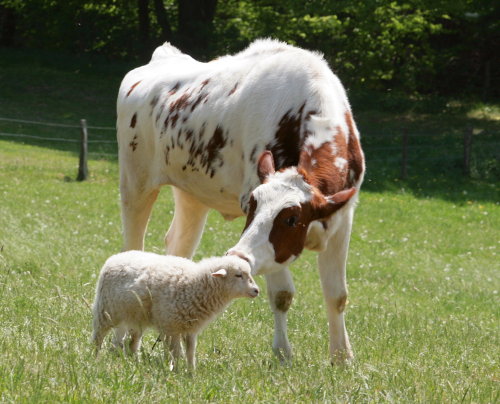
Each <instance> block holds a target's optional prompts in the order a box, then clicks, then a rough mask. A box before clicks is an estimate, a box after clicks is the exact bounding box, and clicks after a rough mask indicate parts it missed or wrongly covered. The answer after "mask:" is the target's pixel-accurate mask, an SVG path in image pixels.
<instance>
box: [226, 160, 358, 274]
mask: <svg viewBox="0 0 500 404" xmlns="http://www.w3.org/2000/svg"><path fill="white" fill-rule="evenodd" d="M258 175H259V178H260V182H261V184H260V185H259V186H258V187H257V188H255V189H254V191H253V192H252V195H251V197H250V202H249V209H248V215H247V221H246V225H245V229H244V230H243V234H242V236H241V238H240V240H239V242H238V243H237V244H236V245H235V246H234V247H233V248H231V249H230V250H229V251H228V254H234V255H238V256H239V257H241V258H243V259H245V260H247V261H248V262H249V263H250V265H251V266H252V274H254V275H255V274H263V273H269V272H274V271H277V270H280V269H283V268H284V267H286V266H288V265H289V264H290V263H291V262H292V261H294V260H295V259H297V258H298V257H299V255H300V253H301V252H302V250H303V249H304V243H305V240H306V236H307V230H308V228H309V224H310V223H311V222H313V221H315V220H324V219H327V218H329V217H330V216H331V215H332V214H333V213H334V212H335V211H337V210H338V209H340V208H341V207H342V206H344V205H345V204H346V203H347V202H348V201H349V200H350V199H351V197H352V196H353V195H354V194H355V193H356V189H355V188H350V189H347V190H343V191H340V192H338V193H336V194H334V195H323V194H322V193H321V192H320V191H319V190H318V189H317V188H316V187H314V186H312V185H310V183H309V182H308V180H307V175H308V174H307V173H306V172H305V171H303V170H301V168H300V167H299V168H297V167H291V168H287V169H285V170H281V171H277V172H276V171H275V169H274V161H273V156H272V154H271V152H269V151H265V152H264V153H262V155H261V156H260V158H259V162H258Z"/></svg>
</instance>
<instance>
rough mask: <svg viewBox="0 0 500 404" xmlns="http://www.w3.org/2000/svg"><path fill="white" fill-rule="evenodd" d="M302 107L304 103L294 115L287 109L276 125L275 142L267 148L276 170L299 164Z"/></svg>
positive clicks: (301, 140)
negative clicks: (271, 155) (272, 156)
mask: <svg viewBox="0 0 500 404" xmlns="http://www.w3.org/2000/svg"><path fill="white" fill-rule="evenodd" d="M304 107H305V103H304V104H302V106H301V107H300V108H299V110H298V111H297V113H295V114H293V113H292V112H293V110H292V109H289V110H288V111H287V112H286V113H285V114H284V115H283V116H282V117H281V119H280V121H279V123H278V130H277V131H276V134H275V140H274V142H272V143H271V144H270V145H269V146H270V147H268V149H270V150H271V152H272V153H273V155H274V160H275V163H276V170H280V169H282V168H284V167H290V166H296V165H297V164H298V162H299V154H300V149H301V148H302V144H303V139H302V138H301V135H300V128H301V125H302V112H303V110H304Z"/></svg>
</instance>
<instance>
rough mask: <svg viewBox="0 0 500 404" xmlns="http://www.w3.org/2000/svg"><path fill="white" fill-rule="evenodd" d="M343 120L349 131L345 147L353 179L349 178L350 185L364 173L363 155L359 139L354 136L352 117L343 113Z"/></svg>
mask: <svg viewBox="0 0 500 404" xmlns="http://www.w3.org/2000/svg"><path fill="white" fill-rule="evenodd" d="M345 120H346V122H347V127H348V129H349V144H348V146H347V156H348V157H347V162H348V167H349V170H352V171H353V173H354V175H353V178H352V179H351V178H349V181H350V183H351V185H352V183H354V182H357V181H358V180H359V178H360V177H361V175H362V173H363V171H364V155H363V151H362V150H361V145H360V143H359V139H358V137H357V136H356V132H355V130H354V121H353V119H352V115H351V113H350V112H349V111H346V113H345Z"/></svg>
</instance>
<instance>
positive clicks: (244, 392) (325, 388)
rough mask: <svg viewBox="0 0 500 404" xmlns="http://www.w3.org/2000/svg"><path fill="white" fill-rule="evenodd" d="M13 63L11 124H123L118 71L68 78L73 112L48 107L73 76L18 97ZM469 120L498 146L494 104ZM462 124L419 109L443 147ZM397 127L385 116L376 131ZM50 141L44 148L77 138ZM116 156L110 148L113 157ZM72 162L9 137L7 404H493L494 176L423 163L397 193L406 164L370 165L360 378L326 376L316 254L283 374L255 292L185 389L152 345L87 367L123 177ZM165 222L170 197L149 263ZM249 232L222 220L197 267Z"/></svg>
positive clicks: (499, 221)
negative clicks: (80, 168) (441, 136)
mask: <svg viewBox="0 0 500 404" xmlns="http://www.w3.org/2000/svg"><path fill="white" fill-rule="evenodd" d="M21 56H22V55H21ZM21 56H19V57H18V59H20V60H21V62H22V61H24V59H23V58H22V57H21ZM1 57H2V55H1V54H0V58H1ZM18 59H15V60H14V61H13V62H12V63H11V64H9V65H8V66H0V77H1V78H2V80H0V83H1V85H2V89H0V90H5V91H0V106H1V107H2V111H4V112H2V113H5V114H7V113H9V115H10V116H11V117H13V118H23V117H24V118H27V115H28V114H29V113H30V111H33V110H34V109H35V106H36V105H39V106H40V111H39V112H37V115H36V116H34V117H33V119H35V118H36V119H40V120H49V121H50V120H56V121H58V122H66V123H73V118H75V119H76V118H80V117H86V118H87V119H89V120H90V121H91V122H92V123H93V124H94V125H112V124H113V120H114V115H113V114H114V112H113V110H114V105H113V104H114V99H113V98H114V93H115V92H116V88H115V84H116V85H117V82H118V81H119V79H116V77H115V75H116V74H117V72H118V71H119V70H120V68H121V67H120V66H118V67H116V69H114V68H113V66H108V67H107V69H108V70H109V71H108V70H105V71H104V72H103V73H102V76H101V77H100V78H99V80H100V81H99V82H100V84H103V83H104V84H103V85H104V87H99V86H97V85H96V84H92V83H93V80H92V77H95V76H96V75H95V72H94V73H93V72H92V69H91V68H89V69H90V70H91V71H90V72H87V73H85V72H84V73H81V74H83V75H84V79H83V80H81V81H80V79H79V78H77V79H75V80H73V79H68V80H67V81H66V84H67V86H69V87H70V88H71V93H73V92H78V91H80V90H81V91H85V92H87V94H88V95H89V97H91V98H93V99H94V97H95V100H94V101H96V102H93V103H92V104H91V105H87V103H86V102H84V101H81V100H80V101H79V100H78V98H76V97H75V99H74V100H73V102H72V103H66V104H65V103H64V100H65V99H66V97H68V99H71V96H70V95H68V93H67V92H64V93H62V94H60V93H58V92H57V91H55V90H54V91H55V94H57V96H54V97H52V96H51V95H50V94H52V91H51V90H52V89H54V86H56V84H55V83H58V81H57V80H58V77H59V74H62V75H63V76H66V77H72V74H73V73H72V71H73V70H72V69H73V66H69V67H68V66H66V65H64V68H55V67H54V65H53V64H50V63H47V62H45V63H43V64H42V65H40V66H38V65H36V64H35V65H34V66H35V67H34V68H33V74H29V71H28V69H27V68H26V69H25V70H24V71H23V75H22V77H23V82H19V81H18V82H17V84H16V86H19V88H20V89H23V90H24V91H22V92H21V93H16V91H14V89H13V88H12V87H13V86H14V84H13V80H8V79H9V78H12V77H11V75H13V74H14V72H15V71H17V70H16V69H17V68H18V67H19V65H20V64H21V62H19V65H16V63H17V62H16V60H18ZM2 60H5V59H2ZM40 63H41V62H40ZM68 63H69V62H68ZM99 66H100V67H99ZM99 66H98V69H104V68H103V67H102V65H99ZM40 70H44V71H45V74H46V75H47V77H48V78H49V79H47V82H48V83H52V84H50V85H48V92H47V94H49V95H47V94H45V95H44V92H41V93H38V92H36V91H35V92H34V93H33V94H32V95H33V97H32V99H31V100H30V101H29V102H28V105H25V103H24V98H25V97H24V96H23V95H22V94H26V93H27V92H28V93H29V92H30V89H31V88H32V87H33V86H34V84H36V82H37V73H39V72H40ZM20 77H21V76H20ZM23 83H24V84H23ZM105 83H108V84H105ZM34 87H36V85H35V86H34ZM56 87H57V86H56ZM68 91H69V90H68ZM5 94H10V96H9V98H8V99H7V97H5V96H4V95H5ZM474 105H475V106H474ZM474 105H472V104H470V105H469V107H467V108H466V109H469V110H470V111H472V112H471V115H470V116H471V117H470V118H467V117H466V118H463V119H464V120H465V122H466V123H468V122H469V121H468V119H476V120H478V121H477V122H476V121H475V122H476V126H477V127H479V128H483V129H484V130H485V131H486V132H494V131H496V130H497V129H498V126H497V124H496V123H495V122H497V121H496V120H495V119H496V118H495V117H496V116H497V114H498V107H496V106H495V105H493V106H491V105H488V106H481V105H479V106H478V105H477V104H474ZM366 108H367V109H366V110H363V109H360V108H359V107H358V109H359V110H360V112H359V113H358V114H357V115H358V122H359V125H360V127H361V128H362V130H363V133H365V134H366V135H365V137H369V136H370V133H373V134H376V133H378V131H376V130H375V129H373V132H370V131H369V127H370V126H371V124H372V123H373V122H372V121H371V120H370V119H372V118H373V117H374V116H375V113H374V112H373V110H372V109H370V108H369V106H367V107H366ZM460 108H462V107H460ZM463 108H465V107H463ZM474 108H476V109H474ZM478 108H479V110H481V111H483V112H477V111H478ZM486 110H488V111H486ZM5 111H7V112H5ZM82 111H83V112H82ZM474 111H475V112H474ZM485 111H486V112H485ZM495 111H496V112H495ZM42 112H43V113H42ZM45 113H46V115H45ZM456 113H457V112H456V111H455V112H453V111H451V112H450V111H449V112H448V113H446V114H444V115H443V116H435V115H432V114H431V115H428V112H426V111H423V112H421V111H417V112H412V114H417V115H419V116H420V117H421V115H420V114H427V115H428V116H427V119H424V118H425V117H423V118H422V117H421V118H419V119H417V121H418V122H420V119H421V122H427V123H426V125H431V124H429V123H428V121H432V122H434V124H433V125H436V127H438V126H439V121H440V120H441V128H442V131H443V132H446V133H448V132H454V131H457V133H458V132H459V126H460V125H461V124H462V123H463V122H462V121H460V122H459V123H457V126H452V124H451V123H452V122H453V117H454V116H455V115H454V114H456ZM82 114H85V116H82ZM405 114H408V111H407V110H405V111H403V112H398V111H395V112H394V113H393V115H394V119H395V121H397V122H399V124H398V123H393V125H394V127H393V128H392V129H393V130H394V131H397V130H398V127H399V128H402V127H403V126H405V125H407V124H411V122H410V120H408V119H406V118H405ZM389 115H390V113H389V112H384V113H381V115H380V116H379V117H378V118H376V119H377V122H378V125H380V127H383V125H384V122H387V121H388V120H389ZM485 116H486V118H485ZM65 117H68V118H65ZM418 122H417V123H414V125H415V126H411V128H412V130H413V131H414V132H415V133H417V132H418V131H420V130H421V126H419V125H420V124H419V123H418ZM450 122H451V123H450ZM373 124H374V123H373ZM6 125H7V126H8V125H11V126H9V127H7V126H6ZM481 125H482V126H481ZM374 128H377V126H374ZM12 130H18V131H19V132H21V133H26V132H29V133H31V134H37V133H38V130H40V129H39V128H36V127H28V126H22V127H18V125H12V124H6V123H1V122H0V132H2V131H6V132H7V131H12ZM43 130H45V131H46V132H45V133H44V135H45V136H54V137H61V136H64V137H65V136H70V135H71V131H69V130H62V129H54V128H47V129H43ZM436 133H437V129H436ZM497 133H498V132H497ZM105 136H107V137H106V138H110V137H112V136H113V135H112V133H111V134H108V133H106V134H104V135H103V138H105ZM367 142H369V141H367ZM113 147H114V146H113V145H108V146H104V149H103V150H104V151H105V152H108V153H113V152H114V148H113ZM73 149H74V146H72V145H59V144H52V143H47V142H36V141H32V140H30V141H24V142H20V141H19V140H12V139H11V140H9V139H6V138H0V324H1V327H0V401H1V402H16V403H17V402H37V403H38V402H51V403H52V402H119V401H122V402H130V403H137V402H148V403H149V402H178V401H180V402H205V401H209V402H238V401H240V402H266V403H267V402H269V403H275V402H396V403H400V402H422V403H428V402H450V403H451V402H474V403H494V402H498V401H499V391H500V389H499V381H500V367H499V363H498V358H499V357H500V349H499V346H500V341H499V325H500V322H499V319H500V312H499V307H500V304H499V303H500V299H499V295H498V291H499V288H500V279H499V269H500V268H499V264H498V257H497V250H498V246H499V238H498V229H499V228H500V212H499V206H498V201H499V200H500V198H499V194H498V187H497V184H496V182H495V181H494V180H492V179H491V178H490V179H488V178H485V177H481V176H479V177H473V178H464V177H463V176H462V175H461V171H460V167H459V166H453V165H449V166H448V165H447V166H446V167H444V168H443V167H435V166H432V165H430V166H429V165H427V166H422V165H420V163H419V162H414V165H413V166H412V167H413V168H414V170H412V171H410V175H409V178H408V179H407V180H406V181H401V180H398V179H397V175H398V166H397V161H396V163H394V164H389V163H385V162H377V161H375V160H376V159H383V158H384V157H385V156H384V154H380V155H379V156H375V157H372V156H371V157H369V158H373V160H374V161H373V163H371V164H370V165H369V174H368V176H367V180H366V184H365V187H364V191H363V192H362V193H361V200H360V204H359V207H358V209H357V213H356V217H355V226H354V230H353V236H352V242H351V249H350V256H349V263H348V282H349V305H348V308H347V315H346V321H347V327H348V331H349V333H350V337H351V342H352V345H353V348H354V351H355V354H356V360H355V361H354V363H353V364H352V365H351V366H348V367H332V366H330V364H329V360H328V344H327V340H328V337H327V325H326V316H325V310H324V304H323V299H322V295H321V292H320V289H321V288H320V284H319V277H318V273H317V270H316V266H315V254H313V253H309V252H306V253H305V254H304V255H303V256H302V257H301V258H300V259H299V261H298V262H296V263H295V264H294V265H293V266H292V271H293V276H294V281H295V283H296V287H297V295H296V298H295V300H294V304H293V305H292V308H291V310H290V315H289V334H290V340H291V342H292V344H293V347H294V352H295V359H294V362H293V364H292V365H291V366H281V365H280V364H279V362H278V361H277V360H276V359H275V358H274V356H273V354H272V352H271V347H270V345H271V341H272V332H273V324H272V315H271V313H270V310H269V308H268V303H267V298H266V297H265V296H266V294H265V284H264V283H263V279H261V278H259V279H257V281H258V283H259V285H261V286H262V288H263V293H262V296H261V297H259V298H258V299H254V300H250V299H240V300H238V301H236V302H235V303H234V304H233V305H231V306H230V307H229V309H228V310H227V311H226V312H225V313H224V315H222V316H221V317H220V318H219V319H218V320H217V321H215V322H214V323H213V324H211V325H210V326H209V327H208V328H207V329H206V330H205V331H204V332H203V333H202V334H201V336H200V339H199V347H198V351H197V358H198V368H197V370H196V372H195V373H194V374H192V375H190V374H189V373H187V372H186V371H185V367H184V366H181V369H180V371H178V372H174V373H172V372H170V371H169V370H168V367H167V366H166V364H165V361H164V358H163V355H162V352H161V350H160V349H159V347H156V348H155V349H154V350H152V346H153V344H154V338H155V335H154V333H150V334H148V335H147V336H146V338H145V341H144V346H143V350H142V352H141V353H140V355H138V356H137V357H135V358H129V357H121V356H118V355H116V354H113V353H112V352H110V351H108V350H107V349H105V350H104V351H103V352H102V354H101V355H100V356H99V357H98V358H97V359H96V358H94V356H93V355H92V347H91V344H90V342H89V339H90V334H91V313H90V307H89V305H90V304H91V302H92V300H93V296H94V287H95V282H96V276H97V274H98V271H99V269H100V266H101V265H102V264H103V262H104V260H105V259H106V258H107V257H108V256H109V255H111V254H113V253H115V252H117V251H119V250H120V248H121V230H120V212H119V193H118V166H117V163H116V159H114V158H109V159H107V160H99V159H92V160H90V162H89V168H90V173H91V176H90V179H89V181H86V182H82V183H79V182H75V181H74V180H73V179H74V178H75V177H76V172H77V164H78V159H77V153H76V152H77V151H76V150H73ZM387 158H388V159H390V158H391V156H387ZM172 210H173V204H172V199H171V194H170V191H169V190H168V189H167V188H165V189H164V190H163V191H162V193H161V195H160V198H159V200H158V203H157V204H156V206H155V209H154V212H153V216H152V220H151V223H150V226H149V229H148V235H147V240H146V247H147V249H148V250H150V251H155V252H159V253H161V252H162V251H163V237H164V234H165V231H166V229H167V227H168V225H169V223H170V220H171V218H172ZM242 227H243V221H242V219H238V220H236V221H234V222H224V221H223V219H222V218H221V217H220V215H218V214H217V213H215V212H212V213H211V214H210V217H209V221H208V223H207V227H206V232H205V234H204V236H203V240H202V243H201V245H200V248H199V249H198V252H197V254H196V258H201V257H204V256H208V255H215V254H217V255H219V254H222V253H224V251H225V250H226V249H227V248H228V247H230V246H231V245H233V244H234V243H235V241H236V240H237V239H238V236H239V234H240V232H241V229H242ZM108 345H109V344H108Z"/></svg>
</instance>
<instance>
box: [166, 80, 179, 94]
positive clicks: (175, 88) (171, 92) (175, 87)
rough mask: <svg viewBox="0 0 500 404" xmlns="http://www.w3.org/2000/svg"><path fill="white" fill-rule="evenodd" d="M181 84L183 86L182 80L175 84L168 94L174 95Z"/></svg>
mask: <svg viewBox="0 0 500 404" xmlns="http://www.w3.org/2000/svg"><path fill="white" fill-rule="evenodd" d="M180 86H181V82H180V81H178V82H177V83H175V85H174V86H173V87H172V88H171V89H170V91H169V92H168V95H174V94H175V93H176V92H177V90H178V89H179V87H180Z"/></svg>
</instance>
